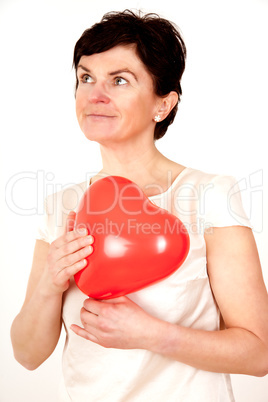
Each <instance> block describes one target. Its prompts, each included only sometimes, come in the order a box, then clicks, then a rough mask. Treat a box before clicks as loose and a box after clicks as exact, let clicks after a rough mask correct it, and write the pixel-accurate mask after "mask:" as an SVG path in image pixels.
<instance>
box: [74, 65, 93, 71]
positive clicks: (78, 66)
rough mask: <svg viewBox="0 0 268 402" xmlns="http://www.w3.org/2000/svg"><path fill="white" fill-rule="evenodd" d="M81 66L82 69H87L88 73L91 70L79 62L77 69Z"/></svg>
mask: <svg viewBox="0 0 268 402" xmlns="http://www.w3.org/2000/svg"><path fill="white" fill-rule="evenodd" d="M79 68H82V70H85V71H86V72H87V73H90V70H89V69H88V68H86V67H84V66H83V65H82V64H78V66H77V70H78V69H79Z"/></svg>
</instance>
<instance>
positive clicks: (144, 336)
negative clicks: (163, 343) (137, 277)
mask: <svg viewBox="0 0 268 402" xmlns="http://www.w3.org/2000/svg"><path fill="white" fill-rule="evenodd" d="M81 322H82V325H83V328H81V327H79V326H78V325H72V326H71V329H72V330H73V331H74V332H75V333H76V334H77V335H79V336H81V337H83V338H85V339H88V340H90V341H92V342H95V343H98V344H99V345H101V346H104V347H106V348H117V349H147V350H150V349H153V348H154V344H155V343H156V342H157V338H158V337H159V336H161V333H163V332H164V331H165V324H167V323H165V322H163V321H161V320H159V319H157V318H155V317H152V316H150V315H149V314H147V313H146V312H145V311H144V310H143V309H142V308H141V307H139V306H138V305H137V304H136V303H134V302H133V301H131V300H130V299H129V298H128V297H126V296H121V297H117V298H115V299H110V300H102V301H99V300H95V299H86V300H85V301H84V305H83V308H82V309H81ZM162 331H163V332H162Z"/></svg>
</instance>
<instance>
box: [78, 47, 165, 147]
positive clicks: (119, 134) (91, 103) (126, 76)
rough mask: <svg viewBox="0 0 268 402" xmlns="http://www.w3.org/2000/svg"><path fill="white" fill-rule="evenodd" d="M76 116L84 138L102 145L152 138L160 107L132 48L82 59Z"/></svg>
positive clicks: (142, 66) (159, 101)
mask: <svg viewBox="0 0 268 402" xmlns="http://www.w3.org/2000/svg"><path fill="white" fill-rule="evenodd" d="M77 78H78V88H77V91H76V115H77V119H78V122H79V125H80V127H81V130H82V131H83V133H84V134H85V136H86V137H87V138H88V139H90V140H93V141H97V142H99V143H100V144H106V145H107V144H109V143H111V142H112V143H119V142H122V141H126V140H127V141H129V140H137V139H138V138H141V136H149V138H151V139H152V140H153V133H154V128H155V122H154V121H153V118H154V116H155V115H156V114H157V110H158V107H159V105H160V103H161V98H159V97H158V96H157V95H155V93H154V89H153V81H152V78H151V76H150V74H149V73H148V72H147V70H146V68H145V66H144V64H143V63H142V62H141V60H140V59H139V57H138V56H137V55H136V52H135V48H134V47H133V46H116V47H114V48H112V49H110V50H108V51H106V52H103V53H97V54H93V55H91V56H82V57H81V59H80V61H79V64H78V67H77Z"/></svg>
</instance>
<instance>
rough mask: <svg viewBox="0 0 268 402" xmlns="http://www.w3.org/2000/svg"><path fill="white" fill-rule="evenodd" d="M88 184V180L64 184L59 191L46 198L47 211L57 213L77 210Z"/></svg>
mask: <svg viewBox="0 0 268 402" xmlns="http://www.w3.org/2000/svg"><path fill="white" fill-rule="evenodd" d="M87 186H88V181H84V182H81V183H73V184H68V185H62V187H61V188H60V189H58V191H55V192H54V193H52V194H49V195H47V197H46V199H45V205H46V209H47V213H48V214H55V212H57V211H58V212H59V211H62V212H65V213H68V212H69V211H72V210H76V208H77V206H78V204H79V201H80V199H81V197H82V195H83V194H84V192H85V190H86V188H87ZM55 208H56V209H55Z"/></svg>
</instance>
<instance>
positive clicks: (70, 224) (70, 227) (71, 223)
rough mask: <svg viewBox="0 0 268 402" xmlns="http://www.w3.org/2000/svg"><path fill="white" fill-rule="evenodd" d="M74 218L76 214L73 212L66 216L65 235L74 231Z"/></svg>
mask: <svg viewBox="0 0 268 402" xmlns="http://www.w3.org/2000/svg"><path fill="white" fill-rule="evenodd" d="M75 218H76V213H75V212H74V211H71V212H70V213H69V214H68V216H67V220H66V226H65V233H67V232H72V231H73V230H74V224H75Z"/></svg>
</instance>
